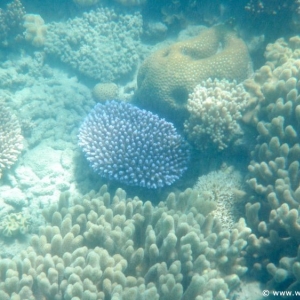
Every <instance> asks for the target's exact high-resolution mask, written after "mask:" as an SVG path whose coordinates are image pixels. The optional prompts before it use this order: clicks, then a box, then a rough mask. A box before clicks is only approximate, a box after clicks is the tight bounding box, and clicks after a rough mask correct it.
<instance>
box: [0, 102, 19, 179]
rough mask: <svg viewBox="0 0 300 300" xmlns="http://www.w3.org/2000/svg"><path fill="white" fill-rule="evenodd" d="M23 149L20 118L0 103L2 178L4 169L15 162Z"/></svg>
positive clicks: (0, 167) (0, 172)
mask: <svg viewBox="0 0 300 300" xmlns="http://www.w3.org/2000/svg"><path fill="white" fill-rule="evenodd" d="M22 149H23V136H22V135H21V127H20V124H19V122H18V119H17V118H16V116H14V115H13V114H12V113H11V112H10V111H9V110H7V109H6V108H5V107H4V106H3V105H0V178H1V175H2V171H3V170H4V169H8V168H10V167H11V166H12V165H13V164H14V163H15V161H16V160H17V158H18V156H19V154H20V153H21V151H22Z"/></svg>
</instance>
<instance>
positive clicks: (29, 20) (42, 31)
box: [23, 14, 47, 47]
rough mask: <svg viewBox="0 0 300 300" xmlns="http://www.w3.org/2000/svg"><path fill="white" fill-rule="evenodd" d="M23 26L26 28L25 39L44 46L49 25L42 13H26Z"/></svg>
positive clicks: (38, 45)
mask: <svg viewBox="0 0 300 300" xmlns="http://www.w3.org/2000/svg"><path fill="white" fill-rule="evenodd" d="M23 26H24V27H25V28H26V31H25V39H26V41H29V42H30V43H32V45H33V46H36V47H40V46H43V45H44V43H45V39H46V34H47V26H46V25H45V23H44V20H43V19H42V17H41V16H40V15H33V14H26V15H25V17H24V24H23Z"/></svg>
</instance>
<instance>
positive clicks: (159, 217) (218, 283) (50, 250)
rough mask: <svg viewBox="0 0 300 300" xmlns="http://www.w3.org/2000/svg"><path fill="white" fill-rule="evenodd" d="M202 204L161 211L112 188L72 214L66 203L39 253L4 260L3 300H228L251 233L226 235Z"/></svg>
mask: <svg viewBox="0 0 300 300" xmlns="http://www.w3.org/2000/svg"><path fill="white" fill-rule="evenodd" d="M198 202H199V203H198ZM195 204H196V206H197V207H198V208H201V207H204V206H205V201H204V202H203V201H202V200H200V199H198V198H197V195H196V194H195V193H194V192H192V190H191V189H188V190H186V191H185V192H184V193H181V194H180V195H179V196H178V197H176V196H175V195H174V194H170V195H169V196H168V198H167V200H166V202H165V203H160V205H159V206H158V207H154V206H152V204H151V203H150V202H149V201H147V202H145V203H143V202H142V201H141V200H140V199H138V198H137V197H135V198H134V199H126V193H125V192H124V191H123V190H121V189H118V190H117V191H116V193H115V195H114V196H111V195H110V194H109V193H108V192H107V186H103V187H102V188H101V190H100V192H99V193H97V194H95V193H90V194H89V195H86V196H85V197H83V198H82V199H78V200H75V203H74V205H70V206H69V204H68V196H67V195H62V197H61V199H60V201H59V203H58V204H56V205H53V206H51V207H49V208H48V209H46V210H45V211H44V215H45V218H46V220H47V221H48V222H49V223H48V225H46V226H43V227H41V228H40V233H39V235H38V236H34V237H33V238H32V240H31V245H32V246H31V247H29V248H28V249H27V251H23V252H22V253H21V254H20V255H18V256H16V257H14V258H13V259H1V261H0V298H1V299H8V298H9V297H12V296H14V295H19V296H20V297H21V298H26V299H41V297H44V298H45V299H98V300H101V299H121V298H122V299H126V300H141V299H157V300H158V299H173V300H180V299H211V300H212V299H220V300H222V299H223V300H225V299H227V296H228V295H229V293H230V292H231V291H233V290H234V289H235V288H236V287H237V286H238V285H239V282H240V279H239V277H240V276H242V275H243V274H244V273H245V272H246V270H247V269H246V268H245V267H244V260H243V251H242V250H243V249H244V247H245V246H246V244H247V242H246V239H247V237H248V236H249V233H250V230H249V228H247V227H246V226H245V224H244V222H243V220H240V222H239V223H238V224H237V225H236V227H234V228H233V229H232V231H231V232H229V231H226V230H225V231H224V230H223V231H222V230H221V229H220V224H218V222H217V221H216V220H214V219H213V218H212V216H211V215H210V216H208V215H207V216H205V215H202V214H201V213H200V212H199V210H198V209H196V207H195Z"/></svg>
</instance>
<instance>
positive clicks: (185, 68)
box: [136, 25, 251, 119]
mask: <svg viewBox="0 0 300 300" xmlns="http://www.w3.org/2000/svg"><path fill="white" fill-rule="evenodd" d="M250 72H251V60H250V57H249V54H248V50H247V46H246V44H245V43H244V42H243V41H242V40H241V39H240V38H238V37H237V35H236V33H235V32H234V31H233V30H232V29H231V28H229V27H228V26H225V25H218V26H215V27H212V28H208V29H205V30H203V31H201V32H200V34H199V35H198V36H196V37H194V38H192V39H188V40H185V41H181V42H177V43H175V44H173V45H170V46H168V47H166V48H163V49H159V50H157V51H156V52H154V53H153V54H152V55H150V56H149V57H148V58H147V59H146V60H145V61H144V62H143V64H142V65H141V67H140V69H139V72H138V78H137V83H138V90H137V94H136V97H137V101H138V103H140V104H142V105H143V106H144V107H150V108H151V110H157V111H164V112H165V113H166V114H167V113H169V114H172V115H174V111H176V113H177V114H176V118H177V119H178V117H179V115H178V113H181V114H183V115H184V116H186V115H187V111H186V104H187V100H188V95H189V93H192V92H193V89H194V88H195V86H196V85H197V84H199V83H200V82H202V81H203V80H207V79H208V78H212V79H214V78H218V79H223V78H224V79H228V80H230V81H232V80H236V81H237V82H241V81H243V80H244V79H246V78H247V77H248V76H249V74H250ZM170 112H171V113H170Z"/></svg>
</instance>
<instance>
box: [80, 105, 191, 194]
mask: <svg viewBox="0 0 300 300" xmlns="http://www.w3.org/2000/svg"><path fill="white" fill-rule="evenodd" d="M79 145H80V146H81V148H82V149H83V152H84V154H85V156H86V157H87V160H88V161H89V162H90V164H91V166H92V168H93V169H94V171H96V172H98V173H99V175H101V176H103V177H105V178H108V179H111V180H117V181H119V182H122V183H125V184H128V185H136V186H141V187H146V188H154V189H155V188H159V187H163V186H165V185H171V184H172V183H174V182H175V181H176V180H177V179H179V178H180V176H181V175H182V174H183V172H184V171H185V170H186V169H187V165H188V162H189V158H190V154H189V147H188V144H187V143H186V142H185V141H184V139H183V138H182V137H181V136H180V135H179V134H178V133H177V132H176V129H175V127H174V126H173V125H172V124H171V123H169V122H167V121H165V120H164V119H161V118H159V117H158V116H157V115H155V114H153V113H151V112H149V111H146V110H144V109H139V108H137V107H135V106H133V105H132V104H128V103H124V102H117V101H109V102H107V103H105V104H100V103H98V104H97V105H96V106H95V107H94V109H93V110H92V111H91V113H90V114H89V116H88V117H87V118H86V120H85V121H84V123H83V124H82V125H81V127H80V130H79Z"/></svg>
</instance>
